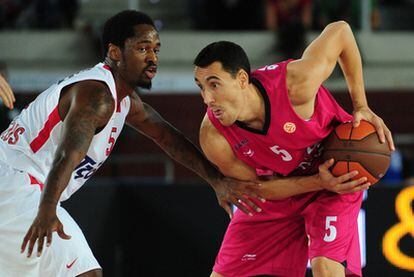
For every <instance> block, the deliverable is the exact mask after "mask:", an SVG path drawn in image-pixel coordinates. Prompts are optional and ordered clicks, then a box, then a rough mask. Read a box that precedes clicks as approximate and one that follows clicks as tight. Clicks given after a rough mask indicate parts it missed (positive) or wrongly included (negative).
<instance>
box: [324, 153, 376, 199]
mask: <svg viewBox="0 0 414 277" xmlns="http://www.w3.org/2000/svg"><path fill="white" fill-rule="evenodd" d="M333 164H334V159H330V160H327V161H326V162H324V163H323V164H321V165H320V166H319V173H318V174H317V178H318V183H319V184H320V185H321V186H322V187H323V188H324V189H326V190H329V191H332V192H336V193H339V194H345V193H352V192H357V191H361V190H366V189H368V188H369V187H370V186H371V183H370V182H367V178H366V177H362V178H359V179H358V180H355V181H353V180H351V178H353V177H355V176H356V175H358V171H356V170H354V171H351V172H349V173H346V174H344V175H341V176H339V177H335V176H334V175H332V173H331V172H330V171H329V168H330V167H331V166H332V165H333Z"/></svg>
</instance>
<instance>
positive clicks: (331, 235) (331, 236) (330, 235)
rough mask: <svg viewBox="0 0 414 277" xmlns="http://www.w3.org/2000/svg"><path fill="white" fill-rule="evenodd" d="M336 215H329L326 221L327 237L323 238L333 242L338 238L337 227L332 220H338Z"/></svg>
mask: <svg viewBox="0 0 414 277" xmlns="http://www.w3.org/2000/svg"><path fill="white" fill-rule="evenodd" d="M336 220H337V217H336V216H327V217H326V223H325V230H326V233H325V237H324V238H323V240H324V241H326V242H332V241H334V240H335V239H336V227H335V226H333V225H332V222H336Z"/></svg>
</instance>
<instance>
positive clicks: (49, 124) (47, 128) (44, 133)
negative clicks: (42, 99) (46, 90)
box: [30, 106, 61, 153]
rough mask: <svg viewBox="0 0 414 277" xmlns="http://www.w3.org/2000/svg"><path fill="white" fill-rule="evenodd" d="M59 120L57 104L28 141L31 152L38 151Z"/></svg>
mask: <svg viewBox="0 0 414 277" xmlns="http://www.w3.org/2000/svg"><path fill="white" fill-rule="evenodd" d="M60 121H61V119H60V115H59V110H58V106H56V107H55V108H54V109H53V111H52V112H51V113H50V114H49V117H48V118H47V121H46V123H45V125H44V126H43V128H42V130H40V132H39V134H38V135H37V137H36V138H34V139H33V140H32V142H31V143H30V148H31V149H32V151H33V153H36V152H37V151H39V149H40V148H42V146H43V145H44V144H45V143H46V141H47V140H48V139H49V137H50V133H51V132H52V130H53V128H55V126H56V125H57V124H58V123H59V122H60Z"/></svg>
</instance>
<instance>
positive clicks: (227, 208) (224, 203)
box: [220, 201, 233, 219]
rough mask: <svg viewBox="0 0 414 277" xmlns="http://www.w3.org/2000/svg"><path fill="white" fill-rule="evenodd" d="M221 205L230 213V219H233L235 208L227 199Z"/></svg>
mask: <svg viewBox="0 0 414 277" xmlns="http://www.w3.org/2000/svg"><path fill="white" fill-rule="evenodd" d="M220 206H221V207H222V208H223V209H224V210H225V211H226V213H227V214H228V215H229V217H230V219H232V218H233V209H232V208H231V206H230V205H229V203H228V202H226V201H223V202H222V203H220Z"/></svg>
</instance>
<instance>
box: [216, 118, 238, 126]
mask: <svg viewBox="0 0 414 277" xmlns="http://www.w3.org/2000/svg"><path fill="white" fill-rule="evenodd" d="M217 119H218V120H219V121H220V123H221V125H223V126H226V127H228V126H231V125H233V124H234V122H236V120H232V119H229V118H228V117H225V116H224V117H221V118H217Z"/></svg>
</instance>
